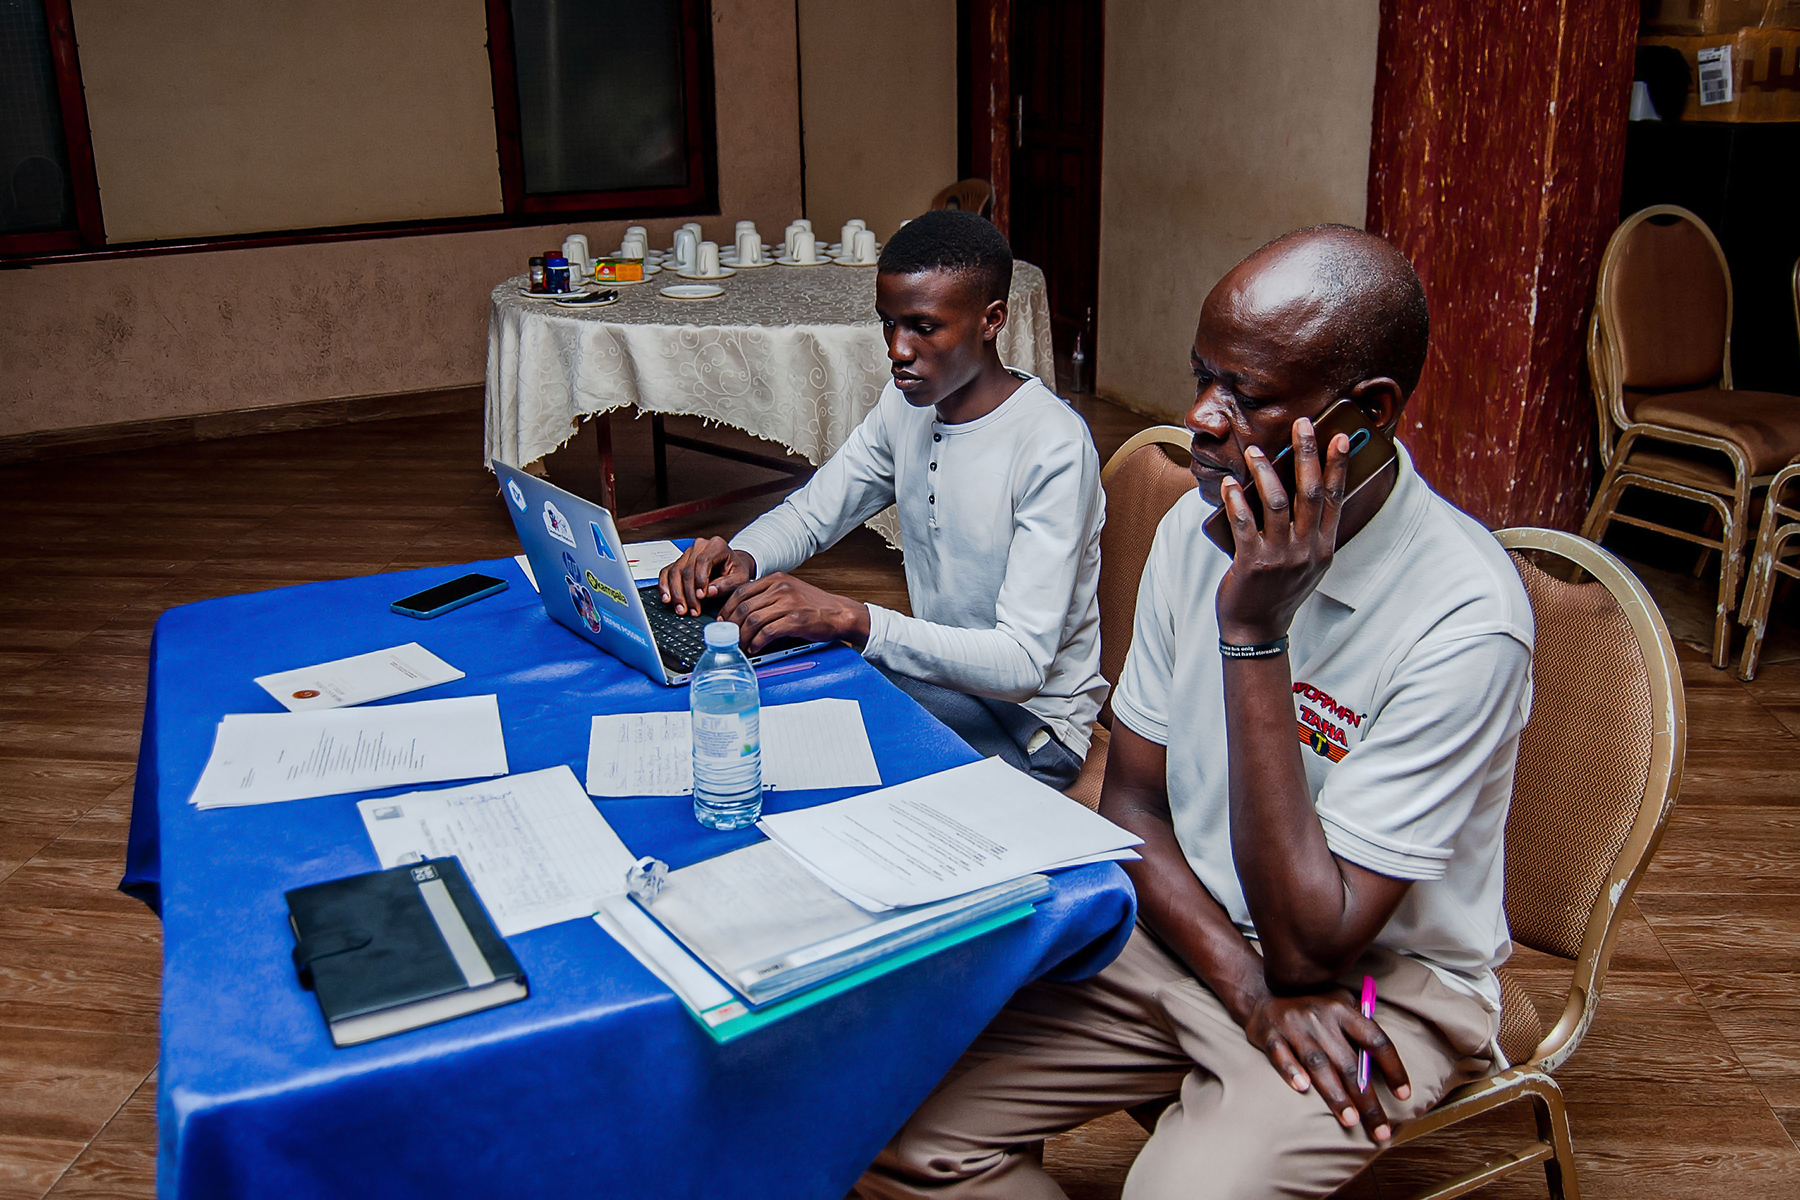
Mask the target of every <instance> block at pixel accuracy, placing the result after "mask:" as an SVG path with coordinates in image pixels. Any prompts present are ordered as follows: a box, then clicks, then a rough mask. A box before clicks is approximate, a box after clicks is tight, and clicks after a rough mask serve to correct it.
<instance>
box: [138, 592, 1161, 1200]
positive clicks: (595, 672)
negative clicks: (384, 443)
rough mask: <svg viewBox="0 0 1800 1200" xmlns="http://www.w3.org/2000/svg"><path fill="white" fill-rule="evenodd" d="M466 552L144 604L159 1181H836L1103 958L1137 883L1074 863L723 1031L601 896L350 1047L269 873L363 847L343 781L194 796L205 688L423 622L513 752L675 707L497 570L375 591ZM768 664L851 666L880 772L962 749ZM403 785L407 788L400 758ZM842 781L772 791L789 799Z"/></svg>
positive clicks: (686, 828)
mask: <svg viewBox="0 0 1800 1200" xmlns="http://www.w3.org/2000/svg"><path fill="white" fill-rule="evenodd" d="M469 569H471V568H470V567H440V568H433V569H429V570H422V571H410V572H405V573H400V574H391V575H379V576H370V577H367V578H362V579H351V580H343V581H340V582H336V583H323V584H312V585H308V586H305V587H295V588H285V589H281V590H278V591H272V592H262V593H258V594H255V595H247V596H234V597H229V598H225V599H219V600H208V601H204V602H202V603H199V604H190V605H186V606H184V607H181V608H177V609H172V610H171V611H169V612H168V613H165V614H164V615H163V617H162V619H161V620H160V621H159V622H158V624H157V628H156V637H155V641H154V644H153V646H152V650H151V656H150V658H151V663H150V684H149V696H148V703H147V706H146V710H145V715H144V737H143V745H142V749H141V750H140V754H139V762H138V776H137V791H136V795H135V798H134V803H133V809H132V823H131V841H130V847H129V851H128V856H127V870H126V876H125V879H124V881H123V882H122V883H121V887H123V888H124V889H125V890H127V891H129V892H131V893H132V894H134V895H137V896H140V897H142V898H144V899H145V900H146V901H147V902H148V903H150V904H151V905H152V906H153V907H156V908H157V909H158V911H159V912H160V913H161V915H162V919H163V996H162V1057H161V1063H160V1067H159V1077H158V1120H159V1134H160V1139H161V1145H160V1151H159V1154H158V1160H157V1189H158V1194H159V1195H161V1196H163V1197H177V1196H187V1197H205V1198H207V1200H224V1198H227V1197H258V1198H267V1197H273V1196H280V1197H282V1198H283V1200H300V1198H303V1197H314V1196H317V1197H333V1198H336V1197H343V1196H350V1195H366V1196H381V1197H384V1200H394V1198H396V1197H400V1196H409V1195H417V1196H422V1197H434V1198H443V1197H451V1196H468V1197H497V1196H505V1195H515V1194H531V1195H543V1196H623V1197H633V1198H637V1197H642V1196H684V1197H685V1196H695V1197H699V1196H709V1197H710V1196H732V1197H734V1198H736V1197H758V1196H769V1197H782V1198H783V1200H791V1198H794V1197H820V1198H822V1200H823V1198H831V1200H835V1198H837V1197H840V1196H842V1195H843V1194H844V1193H845V1192H846V1191H847V1190H848V1188H849V1187H850V1185H851V1184H852V1182H854V1180H855V1179H856V1177H857V1175H858V1174H859V1173H860V1172H861V1170H862V1168H863V1166H864V1165H865V1164H866V1163H867V1162H868V1161H869V1160H870V1159H871V1158H872V1157H873V1156H874V1155H875V1153H876V1152H877V1151H878V1150H879V1149H880V1148H881V1146H882V1144H883V1143H884V1142H885V1141H886V1139H887V1138H888V1137H889V1136H890V1135H891V1134H892V1132H893V1131H894V1130H895V1129H897V1128H898V1127H899V1125H900V1123H901V1122H902V1121H903V1120H904V1119H905V1118H906V1116H907V1114H908V1113H910V1112H911V1110H912V1109H913V1108H914V1107H915V1106H916V1105H917V1104H918V1102H919V1101H920V1100H921V1099H923V1098H924V1096H925V1095H926V1094H927V1092H929V1091H930V1089H931V1087H932V1085H933V1084H934V1083H935V1082H936V1081H937V1080H938V1079H939V1078H940V1077H941V1076H942V1074H943V1072H944V1071H945V1070H946V1069H947V1068H948V1067H949V1066H950V1064H951V1063H952V1062H954V1061H955V1059H956V1057H957V1055H958V1054H959V1053H960V1052H961V1051H962V1049H963V1048H964V1047H966V1046H967V1045H968V1044H969V1043H970V1042H971V1041H972V1040H973V1039H974V1037H975V1035H976V1034H977V1033H978V1032H980V1030H981V1028H982V1027H983V1026H984V1025H985V1024H986V1023H987V1021H988V1020H989V1018H990V1017H991V1016H992V1015H993V1014H994V1013H995V1012H997V1011H998V1010H999V1009H1000V1007H1001V1005H1003V1004H1004V1003H1005V1002H1006V999H1007V997H1008V996H1010V995H1011V994H1012V992H1013V991H1014V990H1015V989H1016V988H1017V987H1019V986H1020V985H1021V984H1023V983H1025V982H1026V981H1028V980H1030V979H1032V978H1034V977H1037V976H1040V975H1045V974H1053V975H1055V976H1057V977H1061V978H1077V977H1080V976H1083V975H1086V974H1090V973H1092V972H1093V971H1096V970H1098V969H1099V968H1100V967H1101V966H1102V965H1104V964H1105V963H1106V962H1109V961H1110V960H1111V958H1112V956H1113V955H1114V954H1116V953H1117V952H1118V950H1119V948H1120V947H1121V946H1122V945H1123V944H1124V940H1125V938H1126V936H1127V935H1128V934H1129V932H1130V927H1131V922H1132V919H1133V916H1134V911H1135V906H1134V901H1133V897H1132V893H1131V889H1130V885H1129V884H1128V883H1127V881H1126V879H1125V876H1124V873H1123V872H1121V871H1120V870H1118V869H1117V868H1116V867H1115V866H1113V865H1111V864H1103V865H1099V866H1092V867H1083V868H1079V869H1076V870H1073V871H1068V872H1065V873H1062V874H1061V875H1059V876H1058V877H1057V879H1056V881H1055V889H1054V891H1053V893H1052V894H1051V896H1050V897H1048V898H1047V899H1046V900H1044V901H1043V902H1042V903H1041V904H1040V905H1039V908H1038V912H1037V913H1036V915H1035V916H1033V917H1032V918H1031V919H1029V920H1027V921H1023V922H1019V923H1017V924H1014V925H1011V926H1008V927H1005V928H1003V929H999V930H996V931H994V932H992V933H989V934H987V935H985V936H983V937H980V938H977V939H975V940H973V941H971V942H969V943H966V944H964V945H961V946H958V947H955V948H953V949H951V950H949V951H946V952H944V953H941V954H938V955H935V956H933V957H930V958H927V959H925V960H923V961H921V962H919V963H916V964H914V965H912V966H909V967H907V968H904V969H902V970H900V971H896V972H894V973H893V974H891V975H888V976H885V977H883V978H881V979H878V980H875V981H873V982H871V983H869V984H867V985H865V986H863V987H861V988H858V989H856V990H853V991H851V992H849V993H846V994H845V995H843V996H840V997H836V998H834V999H832V1000H830V1001H827V1002H825V1003H823V1004H819V1005H816V1006H814V1007H812V1008H810V1009H807V1010H805V1011H803V1012H801V1013H798V1014H796V1015H794V1016H792V1017H790V1018H788V1019H787V1020H785V1021H782V1022H780V1023H778V1024H776V1025H774V1026H771V1027H769V1028H767V1029H764V1030H760V1031H758V1032H756V1033H753V1034H751V1035H749V1036H747V1037H744V1038H741V1039H739V1040H737V1041H735V1042H732V1043H731V1044H729V1045H726V1046H719V1045H716V1044H715V1043H713V1042H712V1040H711V1039H710V1038H708V1037H707V1036H706V1034H705V1033H704V1032H702V1031H701V1029H700V1028H699V1026H698V1025H696V1024H695V1023H694V1021H693V1019H692V1018H691V1017H689V1016H688V1014H687V1013H686V1011H685V1010H684V1009H683V1008H682V1007H681V1005H680V1003H679V1002H678V1001H677V1000H676V999H675V998H674V997H673V996H672V995H670V994H669V992H668V991H667V990H666V989H664V988H663V987H662V985H661V984H659V983H658V982H657V981H656V979H655V978H654V977H653V976H651V975H650V974H649V973H648V972H647V971H645V970H644V969H643V968H642V967H640V966H639V965H638V964H637V963H636V962H635V961H634V960H633V959H632V958H631V957H630V956H628V955H627V954H626V953H625V952H624V951H623V950H621V949H620V948H619V947H618V946H617V945H616V944H615V943H614V942H613V941H612V939H611V938H609V937H607V935H606V934H605V933H604V932H603V931H602V930H601V929H600V928H599V927H598V926H597V925H595V924H594V923H593V922H591V921H570V922H565V923H563V924H560V925H554V926H551V927H549V928H546V929H540V930H535V931H533V932H530V933H525V934H521V935H519V936H517V937H514V938H511V939H509V940H510V944H511V945H512V948H513V952H514V953H515V954H516V955H517V956H518V959H519V961H520V963H521V964H522V965H523V966H524V968H525V970H526V972H527V974H528V975H529V977H530V980H531V996H530V998H529V999H527V1000H525V1001H524V1002H522V1003H519V1004H513V1005H508V1006H505V1007H502V1008H498V1009H494V1010H492V1011H489V1012H486V1013H480V1014H477V1015H474V1016H470V1017H464V1018H460V1019H458V1020H454V1021H450V1022H447V1023H444V1024H441V1025H436V1026H432V1027H429V1028H426V1029H420V1030H415V1031H413V1032H411V1033H406V1034H401V1035H399V1036H397V1037H392V1038H388V1039H385V1040H382V1041H377V1042H372V1043H368V1044H365V1045H362V1046H356V1047H351V1048H349V1049H342V1050H340V1049H335V1048H333V1046H332V1045H331V1041H330V1039H329V1037H328V1036H327V1035H326V1031H325V1025H324V1022H323V1020H322V1019H321V1017H320V1015H319V1012H318V1007H317V1005H316V1004H315V1002H314V1000H313V997H312V995H311V994H310V993H309V992H306V991H303V990H301V988H300V986H299V984H298V983H297V982H296V980H295V976H294V969H293V965H292V963H291V961H290V959H289V950H290V949H291V948H292V944H293V941H292V936H291V934H290V932H289V929H288V925H287V915H286V906H285V904H284V902H283V900H282V893H283V892H284V891H285V890H287V889H289V888H293V887H298V886H300V885H302V884H308V883H317V882H320V881H322V880H329V879H336V878H339V877H341V876H345V875H350V874H355V873H357V872H360V871H368V870H372V869H374V868H375V867H377V866H378V863H377V862H376V859H375V855H374V852H373V850H372V849H371V847H370V845H369V840H368V837H367V835H366V834H365V833H364V831H363V827H362V822H361V820H360V819H359V817H358V815H357V811H356V805H355V798H352V797H334V798H325V799H317V800H299V801H292V802H289V803H285V804H272V805H266V806H261V807H252V808H236V809H215V810H211V811H207V812H201V811H198V810H196V809H195V808H193V806H191V805H189V804H188V803H187V797H188V794H189V792H190V791H191V790H192V788H193V786H194V783H195V781H196V780H197V779H198V778H199V775H200V771H201V768H202V767H203V766H204V764H205V761H206V757H207V755H208V753H209V751H210V749H211V746H212V737H213V729H214V726H215V724H216V723H217V722H218V720H219V718H220V717H221V716H222V715H223V714H225V713H233V712H269V711H278V708H277V706H276V704H275V703H274V701H273V700H272V699H271V698H270V697H269V696H268V695H267V694H266V693H264V692H263V691H262V689H261V688H259V687H257V686H256V684H254V683H253V682H251V679H252V677H253V676H256V675H261V674H265V673H268V672H271V671H276V670H281V669H285V668H290V667H296V666H304V665H306V664H308V663H315V662H323V661H326V660H328V659H332V658H338V657H342V656H345V655H349V654H355V653H361V652H363V651H368V650H375V649H379V648H381V647H384V646H391V645H396V644H399V643H402V642H407V641H415V640H416V641H418V642H420V643H422V644H423V645H425V646H426V647H427V648H428V649H430V650H432V651H433V652H435V653H437V654H439V655H441V656H442V657H443V658H445V659H446V660H448V661H449V662H450V663H452V664H453V665H455V666H457V667H459V668H461V669H462V670H464V671H466V672H468V676H467V678H465V679H462V680H459V681H457V682H456V683H453V684H448V685H444V686H441V687H438V688H434V689H432V690H431V691H429V692H426V693H421V694H416V695H415V696H411V697H399V698H397V700H396V702H402V701H405V700H408V699H422V698H427V697H438V696H450V695H476V694H484V693H489V692H493V693H497V694H498V695H499V697H500V715H501V720H502V723H503V725H504V727H505V731H506V745H507V755H508V759H509V762H510V764H511V767H512V769H513V770H514V771H534V770H538V769H541V768H544V767H550V766H554V765H556V764H557V763H567V764H569V765H570V767H572V768H573V769H574V770H575V773H576V775H577V777H581V776H583V775H584V774H585V760H586V755H587V740H588V724H589V718H590V717H591V716H593V715H594V714H596V713H601V712H628V711H642V710H648V709H679V708H682V707H684V706H685V705H686V702H687V693H686V690H685V689H681V688H664V687H661V686H659V685H657V684H653V683H651V682H650V681H649V680H647V679H645V678H644V677H643V676H642V675H640V674H638V673H637V672H636V671H634V670H631V669H630V668H627V667H625V666H623V665H622V664H620V663H619V662H617V661H616V660H614V659H613V658H611V657H610V656H608V655H605V654H602V653H600V652H599V651H597V650H595V649H594V648H593V647H592V646H590V645H589V644H588V643H586V642H584V641H582V640H581V639H579V638H577V637H576V636H575V635H573V634H572V633H570V632H568V631H567V630H566V629H564V628H562V627H561V626H560V625H557V624H555V623H554V622H552V621H551V620H550V619H549V618H548V617H547V616H545V615H544V611H543V608H542V606H541V605H540V604H539V602H538V599H537V595H536V593H535V591H533V589H532V587H531V585H530V584H529V583H527V582H526V581H525V579H524V576H523V575H522V573H521V572H520V571H519V570H518V568H517V567H516V566H515V565H514V564H513V563H512V562H511V561H509V560H505V559H502V560H499V561H497V562H488V563H476V564H472V569H476V570H480V571H483V572H486V573H488V574H492V575H499V576H501V577H503V578H506V579H508V580H509V581H510V582H511V583H512V587H511V589H510V590H508V591H506V592H504V593H502V594H500V595H498V596H495V597H492V598H490V599H487V600H483V601H480V602H478V603H476V604H474V605H471V606H469V607H467V608H464V609H461V610H459V611H456V612H453V613H450V614H447V615H446V616H443V617H440V618H438V619H437V620H435V621H431V622H429V623H422V622H419V621H415V620H412V619H409V618H406V617H402V616H398V615H395V614H393V613H390V612H389V611H388V608H387V606H388V603H389V602H390V601H392V600H394V599H396V598H398V597H400V596H405V595H408V594H410V593H412V592H415V591H418V590H420V589H421V588H424V587H427V586H430V585H432V584H435V583H439V582H442V581H444V580H446V579H452V578H455V577H456V576H458V575H460V574H462V573H463V572H464V571H466V570H469ZM817 661H818V665H817V666H816V667H814V668H813V669H811V670H807V671H803V672H799V673H796V674H790V675H783V676H778V677H774V678H770V679H768V680H767V681H765V683H764V685H763V700H764V703H784V702H791V701H796V700H804V699H808V698H812V697H815V696H822V695H832V696H847V697H853V698H855V699H857V700H859V701H860V702H861V703H862V707H863V718H864V722H865V724H866V725H867V727H868V730H869V735H870V739H871V741H872V743H873V745H874V750H875V757H876V761H877V762H878V763H879V765H880V767H881V774H882V779H883V781H884V782H886V783H898V782H901V781H904V780H907V779H912V778H915V777H917V776H919V775H923V774H927V773H929V772H932V771H937V770H941V769H943V768H946V767H950V766H954V765H957V764H959V763H963V762H967V761H969V760H970V759H971V758H972V757H973V754H972V752H971V751H970V750H969V748H968V747H967V746H966V745H964V744H963V743H962V742H961V741H960V740H959V739H957V738H956V736H955V735H954V734H952V733H951V732H950V731H949V730H947V729H946V728H944V727H943V726H942V725H940V724H938V723H937V722H936V721H935V720H934V719H933V718H931V717H930V716H929V715H927V714H926V713H925V712H924V711H923V710H922V709H920V708H919V707H918V706H916V705H915V704H914V703H913V702H912V701H911V700H910V699H908V698H907V697H906V696H904V695H903V694H902V693H900V692H899V691H898V690H897V689H895V688H893V687H892V686H891V685H890V684H888V683H887V682H886V680H884V679H882V678H881V677H880V675H879V674H878V673H877V672H875V671H874V670H873V669H871V668H870V667H869V666H868V665H867V664H866V663H864V662H863V661H862V659H861V657H860V656H858V655H857V654H855V653H853V652H851V651H849V650H847V649H844V648H841V647H840V648H837V649H834V650H829V651H826V652H824V653H823V654H821V655H819V656H818V660H817ZM395 790H410V789H395ZM844 794H847V793H845V792H802V793H790V794H783V793H781V792H776V793H772V794H771V799H770V803H769V805H768V808H769V810H770V811H781V810H782V809H786V808H796V807H804V806H806V805H809V804H816V803H820V802H822V801H825V800H831V799H836V798H837V797H839V796H840V795H844ZM601 808H602V811H603V812H604V813H605V814H606V816H607V819H608V820H609V821H611V822H612V824H613V827H614V828H615V829H617V830H618V832H619V835H620V836H621V837H622V838H623V839H624V840H625V843H626V845H627V846H629V847H630V848H631V849H632V851H633V852H634V853H639V854H644V853H654V854H656V855H657V856H659V857H661V858H664V859H666V860H668V862H669V863H670V864H671V865H673V866H680V865H683V864H685V863H689V862H693V861H696V860H699V859H702V858H707V857H710V856H712V855H714V854H718V853H721V852H723V851H725V850H729V849H732V848H734V847H737V846H739V845H743V844H745V843H748V842H750V841H753V840H755V839H756V838H758V837H760V836H761V835H760V834H758V833H756V832H755V831H754V830H743V831H739V832H737V833H730V834H722V833H716V832H711V831H708V830H704V829H702V828H701V827H700V826H698V825H697V824H695V822H694V820H693V817H692V814H691V806H690V802H689V801H688V800H687V799H686V798H681V799H671V798H660V799H636V800H608V801H604V802H603V803H602V804H601Z"/></svg>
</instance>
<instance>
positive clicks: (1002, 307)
mask: <svg viewBox="0 0 1800 1200" xmlns="http://www.w3.org/2000/svg"><path fill="white" fill-rule="evenodd" d="M1004 328H1006V301H1004V300H990V301H988V306H987V308H986V309H985V310H984V311H983V312H982V314H981V340H982V341H984V342H991V341H993V340H994V339H995V338H997V337H999V336H1000V331H1001V330H1002V329H1004Z"/></svg>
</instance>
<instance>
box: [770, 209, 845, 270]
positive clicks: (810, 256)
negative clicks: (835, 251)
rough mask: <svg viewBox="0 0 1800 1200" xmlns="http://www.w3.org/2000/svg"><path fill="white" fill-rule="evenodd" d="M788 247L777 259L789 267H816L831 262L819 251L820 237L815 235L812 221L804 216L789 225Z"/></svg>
mask: <svg viewBox="0 0 1800 1200" xmlns="http://www.w3.org/2000/svg"><path fill="white" fill-rule="evenodd" d="M786 246H787V249H786V251H785V253H783V254H782V256H781V257H780V258H779V259H777V260H776V261H777V262H779V263H781V264H782V265H783V266H788V267H816V266H818V265H819V264H821V263H826V262H830V261H831V260H830V259H828V258H826V257H825V256H824V255H823V254H821V253H819V243H818V239H817V238H815V237H813V231H812V222H811V221H808V220H806V218H804V217H802V218H800V219H799V220H798V221H795V222H794V223H793V224H791V225H789V226H788V228H787V238H786Z"/></svg>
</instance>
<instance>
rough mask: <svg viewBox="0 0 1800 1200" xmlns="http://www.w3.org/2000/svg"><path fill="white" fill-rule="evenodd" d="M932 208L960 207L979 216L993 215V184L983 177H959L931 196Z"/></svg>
mask: <svg viewBox="0 0 1800 1200" xmlns="http://www.w3.org/2000/svg"><path fill="white" fill-rule="evenodd" d="M931 207H933V208H960V209H962V210H963V211H964V212H972V213H975V214H977V215H979V216H983V217H991V216H993V215H994V185H993V184H991V183H989V182H988V181H987V180H985V179H959V180H957V181H956V182H955V183H953V184H951V185H950V186H949V187H947V188H945V189H944V190H943V191H941V192H939V193H938V194H937V195H935V196H933V197H932V198H931Z"/></svg>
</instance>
